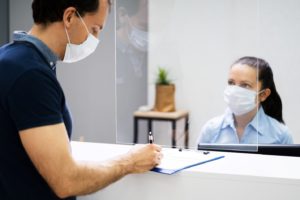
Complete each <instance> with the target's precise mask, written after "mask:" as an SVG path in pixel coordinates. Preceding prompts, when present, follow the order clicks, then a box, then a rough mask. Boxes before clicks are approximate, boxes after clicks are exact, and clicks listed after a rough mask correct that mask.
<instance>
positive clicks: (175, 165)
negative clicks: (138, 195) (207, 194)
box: [151, 149, 225, 175]
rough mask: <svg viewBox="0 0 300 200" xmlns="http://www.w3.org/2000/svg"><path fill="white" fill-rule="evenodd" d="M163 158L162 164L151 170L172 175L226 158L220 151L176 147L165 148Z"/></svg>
mask: <svg viewBox="0 0 300 200" xmlns="http://www.w3.org/2000/svg"><path fill="white" fill-rule="evenodd" d="M162 152H163V155H164V157H163V159H162V161H161V164H160V165H158V166H157V167H155V168H153V169H152V170H151V171H153V172H157V173H162V174H168V175H172V174H175V173H177V172H179V171H182V170H184V169H188V168H191V167H194V166H197V165H202V164H205V163H208V162H212V161H216V160H219V159H221V158H224V157H225V156H224V155H220V154H218V153H210V152H203V151H199V152H196V151H182V152H180V151H178V150H175V149H163V151H162Z"/></svg>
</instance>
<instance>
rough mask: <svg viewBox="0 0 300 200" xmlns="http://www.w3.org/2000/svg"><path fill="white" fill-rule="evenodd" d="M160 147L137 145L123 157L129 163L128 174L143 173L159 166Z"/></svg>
mask: <svg viewBox="0 0 300 200" xmlns="http://www.w3.org/2000/svg"><path fill="white" fill-rule="evenodd" d="M162 156H163V155H162V153H161V147H160V146H158V145H155V144H147V145H143V146H141V145H137V146H136V147H134V148H133V149H132V150H131V151H129V152H128V154H127V155H126V156H125V157H124V158H125V159H128V161H129V163H130V164H129V167H130V168H129V171H128V173H143V172H146V171H149V170H151V169H152V168H154V167H155V166H157V165H159V164H160V161H161V158H162Z"/></svg>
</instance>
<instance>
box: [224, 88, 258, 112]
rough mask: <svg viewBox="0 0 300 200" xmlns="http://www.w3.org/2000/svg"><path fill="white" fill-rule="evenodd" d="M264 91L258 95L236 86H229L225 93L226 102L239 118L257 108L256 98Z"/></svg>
mask: <svg viewBox="0 0 300 200" xmlns="http://www.w3.org/2000/svg"><path fill="white" fill-rule="evenodd" d="M263 91H264V90H262V91H260V92H258V93H257V92H255V91H253V90H249V89H245V88H242V87H239V86H236V85H229V86H227V88H226V89H225V91H224V100H225V102H226V103H227V105H228V107H229V108H230V110H231V111H232V112H233V113H234V114H235V115H237V116H239V115H243V114H246V113H248V112H250V111H252V110H253V109H254V108H255V107H256V96H257V95H259V94H260V93H262V92H263Z"/></svg>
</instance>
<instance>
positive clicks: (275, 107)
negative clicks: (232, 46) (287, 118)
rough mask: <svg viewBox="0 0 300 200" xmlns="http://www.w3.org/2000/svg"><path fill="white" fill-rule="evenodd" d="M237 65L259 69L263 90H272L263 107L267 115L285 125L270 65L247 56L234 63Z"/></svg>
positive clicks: (259, 59)
mask: <svg viewBox="0 0 300 200" xmlns="http://www.w3.org/2000/svg"><path fill="white" fill-rule="evenodd" d="M235 64H242V65H248V66H250V67H253V68H256V69H258V81H261V83H262V90H263V89H266V88H269V89H270V90H271V94H270V96H269V97H268V98H267V99H266V100H265V101H264V102H262V103H261V104H262V107H263V108H264V111H265V113H266V114H267V115H269V116H270V117H273V118H275V119H277V120H278V121H279V122H281V123H283V124H284V120H283V117H282V102H281V98H280V96H279V94H278V92H277V90H276V86H275V83H274V78H273V72H272V69H271V67H270V65H269V63H267V62H266V61H265V60H263V59H261V58H256V57H250V56H247V57H242V58H240V59H238V60H237V61H235V62H234V63H233V65H235Z"/></svg>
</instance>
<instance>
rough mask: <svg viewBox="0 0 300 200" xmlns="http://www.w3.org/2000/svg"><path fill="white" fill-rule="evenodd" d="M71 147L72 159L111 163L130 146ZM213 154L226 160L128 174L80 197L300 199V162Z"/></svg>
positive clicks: (78, 144) (108, 199)
mask: <svg viewBox="0 0 300 200" xmlns="http://www.w3.org/2000/svg"><path fill="white" fill-rule="evenodd" d="M71 146H72V151H73V155H74V157H75V159H77V160H88V161H101V160H105V159H109V158H111V157H114V156H116V155H120V154H123V153H126V152H127V151H128V150H129V149H130V148H132V146H129V145H116V144H99V143H85V142H72V143H71ZM174 151H178V150H175V149H174ZM178 153H180V152H178ZM185 153H188V152H185ZM212 153H215V154H220V155H225V158H222V159H220V160H216V161H213V162H209V163H206V164H203V165H199V166H196V167H192V168H189V169H186V170H183V171H181V172H179V173H177V174H174V175H164V174H158V173H155V172H148V173H145V174H134V175H129V176H127V177H125V178H123V179H121V180H120V181H118V182H117V183H114V184H113V185H111V186H109V187H107V188H105V189H103V190H101V191H99V192H97V193H95V194H92V195H88V196H84V197H78V199H79V200H98V199H99V200H102V199H104V200H118V199H126V200H127V199H130V200H140V199H143V200H153V199H155V200H163V199H167V200H169V199H170V200H179V199H188V200H192V199H205V200H209V199H230V200H234V199H243V200H248V199H249V200H250V199H264V200H269V199H270V200H279V199H284V200H299V199H300V158H298V157H283V156H267V155H259V154H245V153H224V152H212Z"/></svg>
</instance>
